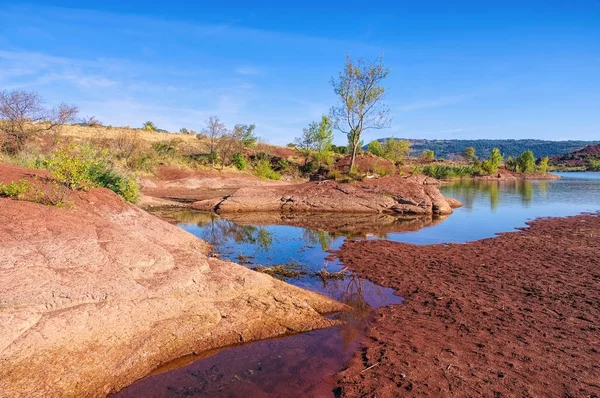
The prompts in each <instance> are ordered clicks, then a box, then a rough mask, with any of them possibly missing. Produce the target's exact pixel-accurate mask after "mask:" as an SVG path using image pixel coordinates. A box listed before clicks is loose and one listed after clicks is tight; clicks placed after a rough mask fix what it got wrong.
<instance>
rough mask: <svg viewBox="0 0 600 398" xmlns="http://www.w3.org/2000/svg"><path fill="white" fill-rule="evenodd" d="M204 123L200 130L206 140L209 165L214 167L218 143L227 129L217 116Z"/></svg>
mask: <svg viewBox="0 0 600 398" xmlns="http://www.w3.org/2000/svg"><path fill="white" fill-rule="evenodd" d="M205 123H206V127H205V128H204V129H203V130H202V134H204V135H205V136H206V137H207V138H208V149H209V156H210V160H211V163H212V165H213V166H214V165H215V161H216V160H217V145H218V141H219V140H220V139H221V137H222V136H223V135H225V134H227V128H226V127H225V124H223V123H222V122H221V120H220V119H219V117H218V116H211V117H209V118H208V120H206V121H205Z"/></svg>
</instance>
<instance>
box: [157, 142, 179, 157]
mask: <svg viewBox="0 0 600 398" xmlns="http://www.w3.org/2000/svg"><path fill="white" fill-rule="evenodd" d="M177 144H179V141H177V140H171V141H159V142H155V143H153V144H152V149H154V152H156V153H157V154H158V155H159V156H173V155H175V153H177Z"/></svg>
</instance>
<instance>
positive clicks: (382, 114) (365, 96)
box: [331, 56, 390, 170]
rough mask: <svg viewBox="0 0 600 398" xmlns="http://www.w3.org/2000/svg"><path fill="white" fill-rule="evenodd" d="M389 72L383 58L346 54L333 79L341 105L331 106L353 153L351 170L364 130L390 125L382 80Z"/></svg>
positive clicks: (332, 82) (337, 125) (337, 123)
mask: <svg viewBox="0 0 600 398" xmlns="http://www.w3.org/2000/svg"><path fill="white" fill-rule="evenodd" d="M388 74H389V69H388V68H386V67H385V66H384V65H383V58H381V57H380V58H379V59H378V60H377V61H375V62H374V63H366V62H365V61H364V60H362V59H358V60H357V61H356V62H353V61H352V59H351V58H350V56H346V66H345V68H344V70H343V71H342V72H340V74H339V76H338V78H337V79H335V78H334V79H332V80H331V84H332V85H333V91H334V92H335V94H336V95H337V96H338V98H339V104H338V105H337V106H334V107H333V108H332V109H331V114H332V115H333V118H334V119H335V127H336V128H337V129H338V130H340V131H341V132H343V133H345V134H346V135H347V137H348V144H349V149H350V154H351V157H352V158H351V161H350V170H352V169H353V168H354V162H355V160H356V154H357V152H358V150H359V148H360V142H361V135H362V133H363V131H365V130H370V129H382V128H386V127H389V125H390V118H389V108H388V107H387V106H386V105H385V104H384V103H383V98H384V94H385V91H386V89H385V88H384V87H383V85H382V81H383V80H384V79H385V78H386V77H387V75H388Z"/></svg>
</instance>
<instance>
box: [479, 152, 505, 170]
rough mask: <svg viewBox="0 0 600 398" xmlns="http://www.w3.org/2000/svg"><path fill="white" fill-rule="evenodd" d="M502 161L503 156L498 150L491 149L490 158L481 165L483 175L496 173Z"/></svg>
mask: <svg viewBox="0 0 600 398" xmlns="http://www.w3.org/2000/svg"><path fill="white" fill-rule="evenodd" d="M502 159H503V156H502V154H501V153H500V149H498V148H494V149H492V153H491V154H490V157H489V158H488V159H486V160H484V161H483V162H482V163H481V168H482V169H483V171H484V173H486V174H494V173H497V172H498V168H499V167H500V165H501V164H502Z"/></svg>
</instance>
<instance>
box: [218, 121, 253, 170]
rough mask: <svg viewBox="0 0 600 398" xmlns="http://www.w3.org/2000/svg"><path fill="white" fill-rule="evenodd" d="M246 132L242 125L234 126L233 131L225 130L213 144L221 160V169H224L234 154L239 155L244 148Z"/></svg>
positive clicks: (246, 127) (246, 128)
mask: <svg viewBox="0 0 600 398" xmlns="http://www.w3.org/2000/svg"><path fill="white" fill-rule="evenodd" d="M247 132H248V126H246V125H243V124H238V125H236V126H235V127H234V128H233V130H231V131H229V130H227V129H225V130H224V131H223V132H222V133H221V135H220V136H219V138H218V139H217V141H216V144H215V151H216V152H217V153H218V155H219V158H220V159H221V169H223V168H225V163H226V162H227V161H228V160H229V159H230V158H231V156H232V155H233V154H234V153H239V152H241V151H242V148H243V147H244V137H246V134H247Z"/></svg>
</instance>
